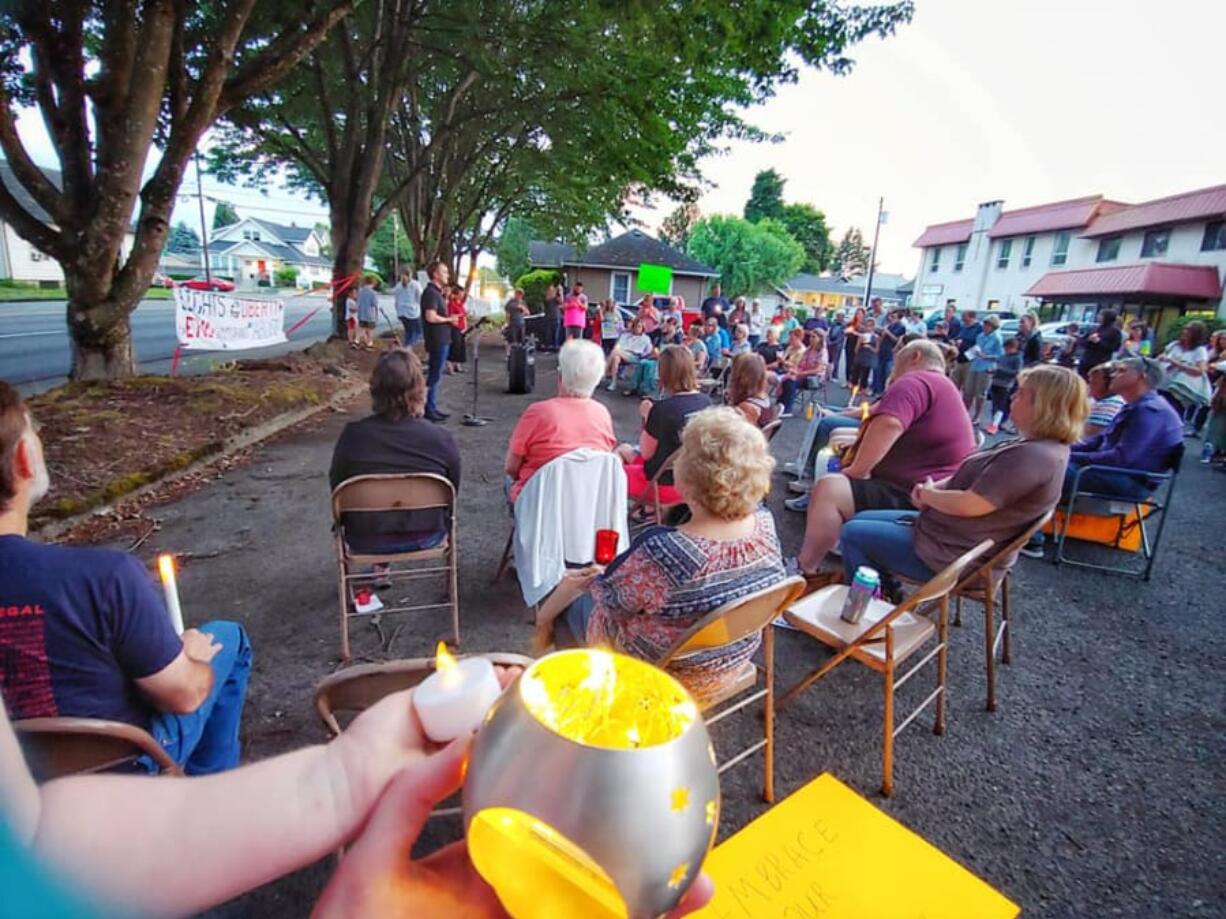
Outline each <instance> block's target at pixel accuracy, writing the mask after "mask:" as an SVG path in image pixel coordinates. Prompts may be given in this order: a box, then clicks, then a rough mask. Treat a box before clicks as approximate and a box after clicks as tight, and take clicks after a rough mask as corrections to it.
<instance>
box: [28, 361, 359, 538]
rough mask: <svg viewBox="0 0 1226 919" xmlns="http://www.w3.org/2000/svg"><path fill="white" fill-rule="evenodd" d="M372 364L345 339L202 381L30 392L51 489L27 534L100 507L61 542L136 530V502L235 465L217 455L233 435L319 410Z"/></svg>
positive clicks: (237, 366)
mask: <svg viewBox="0 0 1226 919" xmlns="http://www.w3.org/2000/svg"><path fill="white" fill-rule="evenodd" d="M374 359H375V355H374V354H371V353H368V352H354V351H350V350H349V349H347V348H346V347H345V346H344V343H336V342H332V343H321V344H317V345H313V346H312V347H311V348H308V349H307V350H306V351H303V352H299V353H295V354H290V355H286V356H285V357H279V358H273V359H268V360H254V361H237V362H235V363H234V364H232V365H227V366H226V367H225V368H223V369H221V370H218V371H216V372H214V373H210V374H208V375H206V376H196V377H178V378H174V379H172V378H170V377H164V376H140V377H135V378H133V379H130V380H124V381H121V382H115V383H88V384H87V383H70V384H68V385H66V386H63V387H60V388H59V389H55V390H52V391H50V392H47V393H43V394H41V395H38V396H35V397H33V398H32V399H30V400H29V407H30V411H31V413H32V414H33V416H34V418H35V419H36V420H37V422H38V424H39V427H40V429H41V436H42V441H43V446H44V449H45V453H46V459H47V467H48V470H49V471H50V474H51V483H52V486H51V487H52V490H51V493H50V494H49V495H48V496H47V497H46V498H45V499H44V500H43V501H41V502H40V503H39V504H38V505H37V506H36V507H35V508H34V512H33V514H32V516H31V521H30V524H31V529H34V530H37V529H38V528H40V527H45V526H48V525H50V524H54V523H56V522H57V521H62V520H65V519H66V518H72V517H77V516H79V515H82V514H84V513H86V512H88V511H94V510H98V509H106V510H105V512H102V513H98V514H95V515H94V516H92V517H90V518H87V519H85V520H83V521H81V522H80V523H79V524H77V525H75V526H73V527H72V528H71V530H70V531H69V532H67V533H63V534H60V535H59V539H61V540H67V541H71V542H78V541H92V539H95V538H98V537H100V536H102V535H103V532H100V531H112V530H113V529H114V528H115V527H116V526H118V527H119V528H120V529H140V522H141V517H142V513H141V512H142V510H143V506H145V505H147V504H149V503H151V502H156V503H164V501H166V500H173V499H174V498H177V497H181V496H182V494H184V493H185V492H187V491H192V490H194V489H195V488H197V487H199V486H200V485H201V484H203V483H204V482H206V481H209V480H211V479H213V478H216V477H217V476H218V475H220V474H221V473H222V472H224V471H225V470H226V469H228V468H230V467H232V466H233V465H235V464H236V463H240V462H242V461H243V459H244V456H245V454H246V452H247V451H238V452H237V453H232V454H228V455H225V456H218V454H220V453H221V452H222V450H223V448H224V446H225V444H226V443H227V442H228V441H229V440H230V439H231V438H233V437H235V436H237V435H240V434H242V433H244V432H245V431H248V430H251V429H253V428H256V427H258V426H260V425H264V424H267V423H269V422H272V421H274V420H275V419H276V418H278V417H280V416H284V415H287V414H290V413H294V412H300V411H302V410H303V409H308V408H311V407H313V406H322V405H326V404H327V403H329V402H330V401H331V400H332V399H333V398H334V397H335V396H336V395H337V394H338V393H341V392H342V391H344V390H351V389H353V388H354V387H356V386H359V385H360V384H361V383H362V381H364V380H365V379H367V378H368V376H369V372H370V368H371V367H372V366H373V364H374ZM211 456H217V457H218V458H217V461H216V462H214V463H207V462H205V463H204V464H203V465H201V466H198V468H197V469H195V470H193V472H192V473H190V474H188V475H186V476H179V477H176V478H175V479H174V480H173V482H168V483H167V488H166V490H165V491H166V494H155V495H149V494H147V493H143V494H142V495H141V497H140V499H130V500H129V501H126V502H125V501H123V500H122V499H123V498H124V497H125V496H128V495H131V494H132V492H134V491H137V490H138V489H142V488H144V487H145V486H147V485H150V484H152V483H155V482H158V481H160V480H162V479H164V478H166V477H167V476H170V475H173V474H174V473H179V472H182V470H185V469H187V468H188V467H191V466H193V465H194V464H201V463H202V462H203V461H207V460H208V458H209V457H211ZM155 491H161V490H160V489H155ZM108 506H109V507H108ZM111 535H114V534H113V533H111ZM146 536H147V534H146ZM141 541H142V542H143V539H142V540H141Z"/></svg>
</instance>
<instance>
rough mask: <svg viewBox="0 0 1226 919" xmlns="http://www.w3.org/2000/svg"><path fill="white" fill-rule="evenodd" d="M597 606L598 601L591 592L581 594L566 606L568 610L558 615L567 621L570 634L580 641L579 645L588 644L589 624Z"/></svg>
mask: <svg viewBox="0 0 1226 919" xmlns="http://www.w3.org/2000/svg"><path fill="white" fill-rule="evenodd" d="M595 608H596V601H595V600H593V599H592V595H591V594H580V595H579V596H578V597H576V598H575V599H574V601H573V602H572V603H571V605H570V606H568V607H566V612H565V613H563V614H562V615H561V616H559V617H558V618H559V619H561V620H564V621H565V622H566V627H567V628H568V629H570V634H571V636H572V637H573V638H574V640H575V641H576V642H578V646H579V647H583V646H584V645H586V644H587V624H588V620H590V619H591V618H592V610H594V609H595ZM555 634H556V628H555Z"/></svg>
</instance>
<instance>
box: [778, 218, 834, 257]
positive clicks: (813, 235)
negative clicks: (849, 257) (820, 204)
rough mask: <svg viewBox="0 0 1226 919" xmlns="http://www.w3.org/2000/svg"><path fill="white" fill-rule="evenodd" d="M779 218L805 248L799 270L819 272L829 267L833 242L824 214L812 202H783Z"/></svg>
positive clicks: (832, 255) (832, 252)
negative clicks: (781, 213)
mask: <svg viewBox="0 0 1226 919" xmlns="http://www.w3.org/2000/svg"><path fill="white" fill-rule="evenodd" d="M780 219H781V220H782V221H783V225H784V226H785V227H787V228H788V232H789V233H791V234H792V237H793V238H794V239H795V240H796V241H797V242H798V243H800V247H801V248H802V249H804V250H805V260H804V263H803V264H802V265H801V266H800V270H801V271H807V272H810V273H812V274H820V273H821V272H823V271H825V270H826V269H827V268H829V267H830V262H831V260H832V259H833V258H834V244H833V243H832V242H831V241H830V227H828V226H827V225H826V215H825V214H823V213H822V212H821V211H819V210H818V209H817V208H815V207H814V206H813V205H812V204H785V205H784V206H783V216H782V217H781V218H780Z"/></svg>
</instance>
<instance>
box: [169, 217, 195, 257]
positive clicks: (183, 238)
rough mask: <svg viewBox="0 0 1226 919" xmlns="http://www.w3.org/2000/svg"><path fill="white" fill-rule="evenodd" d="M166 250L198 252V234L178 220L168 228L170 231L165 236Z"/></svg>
mask: <svg viewBox="0 0 1226 919" xmlns="http://www.w3.org/2000/svg"><path fill="white" fill-rule="evenodd" d="M166 251H167V252H199V251H200V236H199V234H198V233H197V232H196V231H195V230H193V229H192V228H191V227H189V226H188V225H187V224H186V223H184V222H183V221H182V220H180V221H179V222H178V223H176V224H175V225H174V226H173V227H171V228H170V233H169V235H168V236H167V237H166Z"/></svg>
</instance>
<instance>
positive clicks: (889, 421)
mask: <svg viewBox="0 0 1226 919" xmlns="http://www.w3.org/2000/svg"><path fill="white" fill-rule="evenodd" d="M858 411H863V409H858ZM974 450H975V435H974V432H973V431H972V429H971V423H970V419H969V418H968V417H967V415H966V411H965V409H964V408H963V407H962V396H961V394H960V393H959V392H958V389H957V387H955V386H954V384H953V383H952V382H950V380H949V378H948V377H947V376H946V375H945V358H944V356H943V355H942V353H941V351H940V349H939V348H938V347H937V346H936V345H935V344H934V343H933V342H930V341H928V340H927V339H921V340H919V341H913V342H911V343H909V344H907V345H905V346H903V347H902V348H901V349H899V351H898V352H897V354H896V355H895V360H894V371H893V374H892V376H891V378H890V382H889V384H888V386H887V387H886V391H885V394H884V395H883V396H882V397H881V399H880V400H878V402H877V403H876V404H875V405H873V406H872V407H871V408H870V409H869V414H868V418H867V420H866V421H864V422H863V423H862V424H861V426H860V430H859V435H858V438H857V441H856V445H855V447H854V449H853V453H854V456H853V457H852V459H851V461H850V463H845V464H844V466H843V468H842V470H841V472H839V473H835V474H833V475H827V476H823V477H822V478H821V479H819V480H818V481H817V482H816V483H815V484H814V485H813V487H812V489H811V490H810V492H809V495H808V498H809V501H808V505H807V508H806V515H807V516H806V521H805V535H804V541H803V543H802V544H801V547H800V551H799V552H798V554H797V556H796V558H794V559H791V560H789V567H790V569H791V570H792V571H794V572H795V573H798V574H802V575H804V576H805V578H806V579H807V580H808V581H809V586H810V588H811V589H814V590H815V589H817V588H818V587H821V586H824V585H825V584H826V583H830V582H831V581H832V580H835V579H837V577H838V575H837V573H835V574H833V575H830V574H826V573H822V572H821V571H820V568H821V565H822V562H823V561H824V559H825V557H826V553H828V552H829V551H830V550H831V549H833V548H834V547H835V545H836V544H837V543H838V539H839V531H840V529H841V528H842V526H843V524H844V523H845V522H846V521H847V520H850V519H851V518H852V517H853V516H855V515H856V514H858V513H860V512H861V511H866V510H914V509H915V508H914V506H913V505H912V503H911V491H912V489H913V488H914V486H915V485H916V484H918V483H920V482H923V481H925V480H926V479H928V478H932V479H936V480H940V479H943V478H945V477H946V476H949V475H952V474H953V472H954V471H955V470H956V469H957V468H958V465H959V464H960V463H961V462H962V460H964V459H965V458H966V457H967V456H968V455H970V454H971V453H972V452H974Z"/></svg>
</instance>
